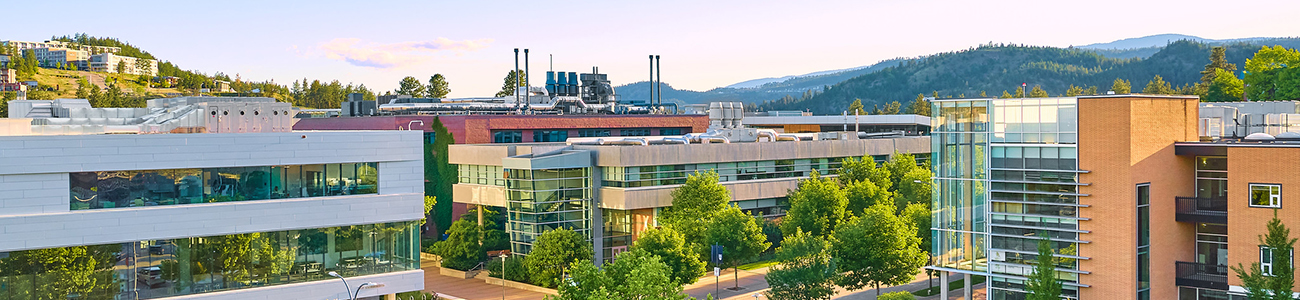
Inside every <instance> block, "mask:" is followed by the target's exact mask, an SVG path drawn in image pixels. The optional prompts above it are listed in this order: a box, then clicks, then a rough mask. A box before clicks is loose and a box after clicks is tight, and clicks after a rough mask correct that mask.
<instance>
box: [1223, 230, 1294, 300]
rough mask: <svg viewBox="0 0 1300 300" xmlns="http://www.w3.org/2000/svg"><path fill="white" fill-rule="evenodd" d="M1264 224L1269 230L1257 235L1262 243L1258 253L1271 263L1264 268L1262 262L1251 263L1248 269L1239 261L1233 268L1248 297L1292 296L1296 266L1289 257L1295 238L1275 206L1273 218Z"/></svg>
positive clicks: (1259, 299) (1273, 299)
mask: <svg viewBox="0 0 1300 300" xmlns="http://www.w3.org/2000/svg"><path fill="white" fill-rule="evenodd" d="M1267 228H1268V234H1267V235H1260V236H1259V243H1260V244H1261V245H1262V246H1261V248H1260V252H1261V254H1260V256H1268V258H1269V260H1270V261H1272V267H1270V268H1269V269H1267V270H1265V269H1264V268H1263V266H1262V264H1260V263H1251V264H1250V269H1249V270H1247V269H1246V267H1245V266H1243V265H1242V264H1240V263H1238V264H1237V265H1236V266H1234V267H1232V271H1233V272H1234V273H1236V274H1237V278H1238V279H1241V285H1242V287H1244V288H1246V292H1247V297H1248V298H1250V299H1251V300H1291V299H1292V298H1291V295H1292V292H1291V289H1292V288H1293V287H1294V284H1295V282H1294V281H1293V280H1294V277H1295V266H1293V265H1292V261H1291V258H1292V253H1293V252H1294V249H1295V242H1296V239H1293V238H1291V229H1288V228H1287V227H1286V225H1283V224H1282V220H1280V219H1278V218H1277V210H1274V211H1273V219H1272V220H1269V221H1268V225H1267Z"/></svg>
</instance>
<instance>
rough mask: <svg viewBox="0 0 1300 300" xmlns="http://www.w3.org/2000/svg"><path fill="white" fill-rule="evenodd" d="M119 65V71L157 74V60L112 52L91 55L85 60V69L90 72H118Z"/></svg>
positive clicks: (134, 73)
mask: <svg viewBox="0 0 1300 300" xmlns="http://www.w3.org/2000/svg"><path fill="white" fill-rule="evenodd" d="M119 65H120V66H121V67H122V72H121V73H125V74H132V75H149V76H154V75H158V61H157V60H153V59H143V58H135V57H130V56H121V55H116V54H112V53H100V54H95V55H91V56H90V59H87V60H86V66H85V69H86V70H89V71H91V72H103V73H118V66H119Z"/></svg>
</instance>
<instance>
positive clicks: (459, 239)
mask: <svg viewBox="0 0 1300 300" xmlns="http://www.w3.org/2000/svg"><path fill="white" fill-rule="evenodd" d="M482 237H483V232H482V231H480V230H479V226H478V224H475V223H474V222H473V221H470V220H460V221H456V222H455V223H451V228H450V229H448V230H447V239H446V240H443V241H440V242H437V243H434V244H433V253H435V254H438V256H441V257H442V267H444V268H450V269H456V270H461V271H468V270H469V269H470V268H473V267H474V266H475V265H478V263H479V262H482V261H484V260H486V259H487V252H485V251H484V250H483V245H482V244H481V243H480V242H481V238H482Z"/></svg>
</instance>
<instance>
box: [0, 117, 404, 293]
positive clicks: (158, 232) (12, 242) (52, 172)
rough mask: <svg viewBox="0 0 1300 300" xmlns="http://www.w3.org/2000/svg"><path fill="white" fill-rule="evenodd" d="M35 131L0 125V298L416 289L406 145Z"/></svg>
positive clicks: (24, 123) (379, 138)
mask: <svg viewBox="0 0 1300 300" xmlns="http://www.w3.org/2000/svg"><path fill="white" fill-rule="evenodd" d="M152 102H153V101H151V104H155V103H152ZM172 102H173V104H175V102H177V101H172ZM232 102H233V101H232ZM186 103H187V104H186V106H195V105H204V104H199V103H209V104H210V103H211V102H197V103H195V104H188V101H187V102H186ZM254 103H260V102H254ZM158 105H161V104H158ZM69 106H70V107H71V106H72V105H69ZM72 109H86V108H68V110H72ZM51 111H54V109H51ZM218 111H226V110H224V109H211V110H210V112H217V114H218V115H220V114H221V113H220V112H218ZM231 111H234V110H231ZM245 116H251V114H245ZM42 119H58V118H10V119H0V166H4V167H2V168H0V265H4V266H6V267H10V268H13V269H11V271H12V270H18V271H17V272H16V273H17V275H14V274H15V272H7V273H5V275H0V295H10V296H17V297H19V298H24V299H27V298H58V299H63V298H74V297H77V298H88V299H151V298H163V297H179V298H184V299H347V298H348V297H347V296H345V294H344V293H343V289H345V287H344V283H343V282H342V281H340V280H339V279H336V278H333V277H331V276H330V275H329V274H330V273H335V272H336V273H338V274H340V275H341V276H343V277H345V278H346V279H347V283H348V284H351V286H350V288H352V289H356V288H358V285H360V284H361V283H372V284H371V285H368V286H367V287H366V288H362V289H360V294H359V295H360V297H377V296H381V295H391V294H394V293H399V292H406V291H413V290H422V289H423V285H424V273H423V271H421V270H420V269H419V238H418V235H419V231H418V223H419V220H420V219H421V218H422V217H423V213H422V209H423V183H424V180H423V179H424V175H423V156H422V155H421V154H420V150H421V149H422V146H421V142H422V139H423V136H422V135H421V132H419V131H298V132H290V131H264V132H249V133H194V134H178V133H173V134H66V133H64V134H61V135H47V134H40V132H41V130H38V129H37V128H39V127H42V126H51V125H40V124H42V123H41V121H40V120H42ZM102 119H103V118H87V120H85V121H86V122H92V123H93V122H98V120H102ZM204 119H205V118H200V119H199V120H204ZM146 122H148V121H146ZM203 122H206V121H203ZM33 124H36V125H33ZM5 125H7V126H5ZM23 127H29V129H28V130H26V131H24V130H22V128H23ZM6 130H8V131H6ZM37 250H46V251H37ZM50 250H52V251H50ZM51 255H53V256H54V257H58V258H61V259H63V260H61V261H62V262H61V263H55V262H49V260H42V258H44V257H46V256H51ZM52 264H57V265H52ZM60 268H71V269H75V270H81V271H84V272H52V271H45V270H57V269H60ZM386 298H390V299H391V297H386Z"/></svg>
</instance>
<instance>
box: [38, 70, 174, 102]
mask: <svg viewBox="0 0 1300 300" xmlns="http://www.w3.org/2000/svg"><path fill="white" fill-rule="evenodd" d="M91 76H95V77H98V78H103V82H105V83H108V82H117V84H118V87H121V88H122V91H123V92H126V93H127V94H138V91H141V90H143V91H144V93H145V94H146V95H162V94H165V93H176V92H177V90H176V89H173V88H144V86H142V85H140V84H138V83H136V82H135V81H136V80H138V79H139V77H140V76H139V75H131V74H115V73H92V72H88V71H68V70H58V69H46V68H41V69H40V72H38V73H37V74H36V75H35V76H32V78H30V79H27V78H24V80H36V82H39V83H40V84H42V85H47V86H52V87H58V88H59V90H58V91H56V92H54V93H55V98H75V97H76V94H77V80H79V79H82V78H85V79H86V80H87V81H92V82H98V81H97V80H91Z"/></svg>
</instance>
